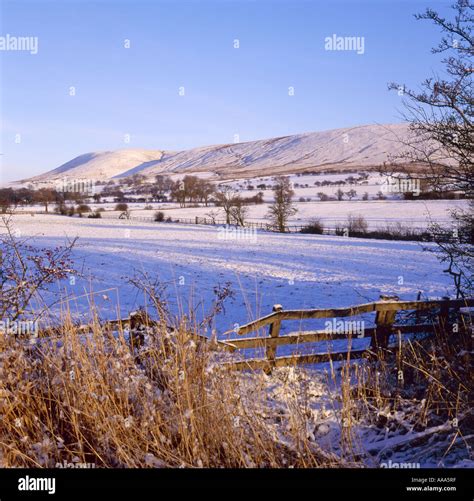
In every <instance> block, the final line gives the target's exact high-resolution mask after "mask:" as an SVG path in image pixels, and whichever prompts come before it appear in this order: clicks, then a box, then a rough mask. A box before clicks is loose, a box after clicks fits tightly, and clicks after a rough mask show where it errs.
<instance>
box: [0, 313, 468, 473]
mask: <svg viewBox="0 0 474 501" xmlns="http://www.w3.org/2000/svg"><path fill="white" fill-rule="evenodd" d="M175 325H176V327H175V328H174V329H173V330H170V329H169V328H168V327H167V326H166V325H165V324H164V323H163V324H161V325H154V326H153V327H150V326H148V327H146V328H144V330H143V331H141V332H140V333H139V334H140V335H138V336H132V337H129V336H128V335H125V333H124V332H123V330H122V329H119V330H118V332H117V331H116V332H111V331H106V330H104V327H101V326H100V324H99V323H98V322H93V323H92V324H91V329H92V331H91V334H90V335H84V334H80V333H78V331H77V329H76V327H74V326H73V325H72V323H71V322H70V320H68V319H66V321H65V327H64V330H63V332H62V334H61V337H60V338H59V339H55V340H53V339H41V340H37V341H36V342H35V343H31V342H29V341H28V340H20V339H15V338H4V339H3V340H2V341H1V342H0V372H1V374H0V424H1V426H0V464H1V463H2V462H3V465H4V466H7V467H35V466H40V467H54V466H56V465H57V464H58V463H60V464H63V463H65V462H66V463H76V464H80V465H91V466H92V465H93V466H94V467H132V468H135V467H140V468H141V467H211V468H213V467H236V468H246V467H276V468H279V467H284V468H288V467H301V468H306V467H340V466H346V467H347V466H352V467H354V466H355V467H357V466H359V467H360V466H364V465H369V466H374V465H379V464H380V462H381V461H382V460H383V459H384V458H385V456H384V455H383V454H381V453H380V451H377V454H374V453H372V455H371V454H368V453H367V450H364V447H366V446H367V442H365V443H364V441H363V440H362V438H361V436H362V435H361V429H365V430H369V431H370V432H371V433H372V435H374V433H375V434H376V433H377V432H378V431H380V434H381V435H384V436H385V438H387V437H389V436H392V437H393V436H398V435H400V436H402V435H405V436H406V437H413V440H411V439H410V438H408V439H407V441H406V442H407V443H406V444H404V447H413V445H414V443H416V444H417V445H420V440H418V439H417V435H416V434H417V432H420V431H421V432H423V431H426V432H427V436H428V438H429V435H430V430H435V429H436V427H437V426H438V427H439V426H440V425H442V424H443V423H445V422H446V421H447V420H457V421H456V423H455V424H456V426H455V428H453V429H452V430H451V429H444V428H443V429H442V430H439V431H438V433H437V435H436V437H435V438H436V443H432V442H429V441H427V442H426V447H427V448H429V447H431V448H436V454H438V455H441V457H444V455H447V454H449V452H450V451H451V450H454V449H456V448H457V449H459V448H460V447H463V444H464V446H465V448H466V450H467V451H468V445H467V444H468V442H469V440H471V439H472V414H471V407H472V405H471V404H472V380H471V379H470V378H471V376H472V375H471V373H470V370H469V369H470V368H469V364H468V360H467V358H466V357H468V350H469V349H470V348H469V343H470V337H469V335H468V334H466V333H464V334H458V335H456V336H452V335H449V336H446V335H445V334H444V333H442V332H440V333H438V335H437V337H436V338H435V339H434V340H424V341H413V342H411V343H408V344H405V345H403V346H402V345H400V348H401V349H400V350H398V351H397V352H395V353H392V354H391V355H389V356H387V357H386V358H385V360H381V361H378V362H371V363H363V364H359V365H358V364H349V363H348V364H344V365H343V366H342V369H341V370H340V372H339V371H338V372H337V373H336V371H335V370H334V371H333V372H332V378H333V381H332V382H331V381H329V382H328V385H327V386H326V388H325V389H318V390H317V391H319V392H320V393H324V402H326V403H328V402H329V405H328V408H332V411H331V412H328V411H327V410H324V409H323V411H321V412H320V411H315V405H314V404H315V401H316V400H315V399H314V398H313V399H312V397H311V395H310V393H311V392H310V391H309V390H308V388H309V385H310V384H311V383H312V382H314V381H313V380H314V373H313V375H311V374H307V373H306V372H305V371H304V370H299V369H298V370H294V369H289V370H288V371H287V372H285V371H282V370H279V371H280V372H278V371H275V373H274V374H273V375H272V376H267V375H265V374H263V373H253V374H250V373H239V372H232V371H229V370H226V369H224V368H223V367H222V365H221V364H220V362H221V361H222V360H223V359H224V358H225V357H227V356H229V355H227V354H224V353H222V352H220V351H218V350H216V349H215V345H213V343H210V342H204V341H203V340H202V338H200V337H198V336H196V335H195V334H194V332H195V329H190V328H189V327H188V326H187V324H186V323H185V321H184V320H181V321H178V322H177V323H176V324H175ZM453 340H454V341H453ZM399 371H402V374H403V379H400V378H399V374H400V372H399ZM282 374H283V375H284V377H283V379H284V381H283V379H282ZM295 374H296V376H295ZM290 376H291V377H290ZM295 377H296V379H298V378H299V380H298V381H296V379H295ZM279 378H280V379H279ZM312 378H313V379H312ZM329 379H331V374H330V375H329ZM336 379H337V380H338V383H337V384H336ZM282 381H283V382H282ZM277 384H278V385H279V386H278V388H277V390H278V391H279V392H280V394H282V395H283V396H282V397H281V398H280V399H279V401H278V405H275V402H276V401H275V399H274V398H273V397H272V396H271V395H272V391H271V390H272V388H273V389H274V388H275V386H276V385H277ZM329 387H332V389H329ZM334 388H336V389H335V390H334ZM319 397H320V395H318V398H319ZM325 405H326V404H325ZM323 407H324V406H323ZM315 414H317V415H318V417H317V418H315ZM329 414H330V420H332V424H331V427H332V429H333V428H334V422H335V423H336V425H337V426H338V427H339V428H338V430H336V431H337V433H336V435H334V436H333V438H334V437H335V440H332V442H331V443H332V444H334V447H333V446H332V445H331V446H330V447H329V446H328V447H325V446H321V444H320V443H319V442H318V440H317V439H315V436H314V435H315V434H317V433H316V432H315V431H314V430H318V427H319V428H320V427H321V425H324V426H325V423H326V422H329V421H325V420H326V419H327V416H329ZM328 436H329V435H328ZM414 441H415V442H414ZM421 442H423V441H421ZM381 443H382V442H381ZM421 445H422V449H421V450H423V443H421ZM394 451H395V452H396V447H394V448H393V450H392V452H394ZM462 454H464V453H462ZM413 456H415V454H414V453H413ZM465 457H469V452H467V456H465Z"/></svg>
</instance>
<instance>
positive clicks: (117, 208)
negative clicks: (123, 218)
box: [115, 203, 128, 212]
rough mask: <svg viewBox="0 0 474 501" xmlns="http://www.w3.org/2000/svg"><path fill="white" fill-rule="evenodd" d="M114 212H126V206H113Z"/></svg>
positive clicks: (121, 204) (122, 204)
mask: <svg viewBox="0 0 474 501" xmlns="http://www.w3.org/2000/svg"><path fill="white" fill-rule="evenodd" d="M115 210H116V211H119V212H126V211H128V204H124V203H120V204H117V205H116V206H115Z"/></svg>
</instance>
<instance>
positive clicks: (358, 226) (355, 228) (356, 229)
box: [347, 214, 369, 235]
mask: <svg viewBox="0 0 474 501" xmlns="http://www.w3.org/2000/svg"><path fill="white" fill-rule="evenodd" d="M368 228H369V225H368V224H367V221H366V219H365V218H364V216H360V215H359V216H354V215H353V214H349V215H348V216H347V229H348V230H349V235H357V234H359V235H360V234H366V233H367V230H368Z"/></svg>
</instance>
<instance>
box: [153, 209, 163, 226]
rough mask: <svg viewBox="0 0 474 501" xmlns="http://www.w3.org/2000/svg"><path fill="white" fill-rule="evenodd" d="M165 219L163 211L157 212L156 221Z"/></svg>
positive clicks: (159, 221) (160, 221)
mask: <svg viewBox="0 0 474 501" xmlns="http://www.w3.org/2000/svg"><path fill="white" fill-rule="evenodd" d="M164 220H165V214H164V212H161V211H158V212H155V217H154V221H155V222H156V223H162V222H163V221H164Z"/></svg>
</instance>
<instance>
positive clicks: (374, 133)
mask: <svg viewBox="0 0 474 501" xmlns="http://www.w3.org/2000/svg"><path fill="white" fill-rule="evenodd" d="M408 138H409V130H408V126H407V124H391V125H363V126H358V127H351V128H343V129H334V130H329V131H323V132H310V133H305V134H297V135H293V136H285V137H277V138H272V139H264V140H259V141H250V142H246V143H236V144H223V145H215V146H206V147H199V148H193V149H190V150H185V151H177V152H172V151H163V150H136V149H135V150H131V149H126V150H118V151H108V152H99V153H87V154H84V155H81V156H79V157H77V158H74V159H73V160H71V161H69V162H67V163H65V164H64V165H61V166H60V167H58V168H57V169H54V170H52V171H50V172H47V173H45V174H42V175H40V176H36V177H34V178H31V179H29V180H26V181H35V182H49V181H54V180H57V179H60V178H63V177H65V176H68V177H74V178H88V179H91V178H92V179H101V180H104V179H111V178H114V177H115V178H118V177H126V176H130V175H131V174H134V173H141V174H143V175H145V176H147V177H152V176H155V175H156V174H159V173H166V174H173V173H174V174H180V173H202V174H204V173H206V174H207V175H212V176H214V177H216V178H219V179H230V178H236V177H240V178H242V177H255V176H263V175H275V174H278V173H285V174H288V173H292V172H301V171H304V170H312V169H313V170H328V169H342V170H357V169H363V168H367V167H371V166H378V165H381V164H382V163H383V162H384V161H387V160H389V159H390V157H391V156H395V155H397V154H398V153H400V152H401V151H402V150H403V149H404V145H403V142H406V141H407V140H408Z"/></svg>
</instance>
